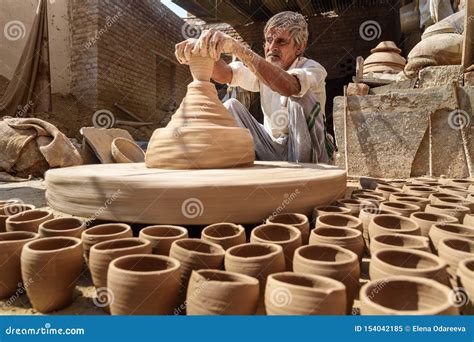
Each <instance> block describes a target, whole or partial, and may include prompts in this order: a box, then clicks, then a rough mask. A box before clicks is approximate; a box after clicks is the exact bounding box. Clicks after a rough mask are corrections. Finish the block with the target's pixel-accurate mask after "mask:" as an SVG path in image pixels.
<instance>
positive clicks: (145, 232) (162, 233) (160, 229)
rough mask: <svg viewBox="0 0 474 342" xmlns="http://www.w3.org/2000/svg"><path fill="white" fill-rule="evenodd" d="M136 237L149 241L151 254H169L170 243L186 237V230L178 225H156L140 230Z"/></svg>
mask: <svg viewBox="0 0 474 342" xmlns="http://www.w3.org/2000/svg"><path fill="white" fill-rule="evenodd" d="M138 237H139V238H141V239H145V240H148V241H150V242H151V248H152V251H153V254H158V255H166V256H168V255H169V254H170V249H171V244H172V243H173V242H174V241H176V240H181V239H186V238H187V237H188V230H187V229H186V228H184V227H180V226H171V225H156V226H148V227H145V228H143V229H142V230H140V233H139V234H138Z"/></svg>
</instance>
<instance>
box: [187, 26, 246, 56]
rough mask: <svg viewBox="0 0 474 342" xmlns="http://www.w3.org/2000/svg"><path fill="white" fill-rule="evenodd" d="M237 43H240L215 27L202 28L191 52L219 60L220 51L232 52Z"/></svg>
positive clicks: (237, 45)
mask: <svg viewBox="0 0 474 342" xmlns="http://www.w3.org/2000/svg"><path fill="white" fill-rule="evenodd" d="M239 45H240V43H239V42H238V41H237V40H235V39H234V38H232V37H231V36H229V35H228V34H225V33H223V32H221V31H218V30H215V29H210V30H204V31H203V32H202V33H201V36H200V37H199V39H198V40H197V42H196V43H195V45H194V49H193V51H192V53H193V54H195V55H200V56H202V57H211V58H212V59H214V60H219V58H220V56H221V53H234V52H235V50H236V49H237V48H238V47H239Z"/></svg>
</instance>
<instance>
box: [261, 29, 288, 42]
mask: <svg viewBox="0 0 474 342" xmlns="http://www.w3.org/2000/svg"><path fill="white" fill-rule="evenodd" d="M269 37H271V38H273V39H276V38H281V39H289V38H291V35H290V31H289V30H288V28H287V27H285V26H274V27H271V28H270V29H268V30H267V32H265V38H269Z"/></svg>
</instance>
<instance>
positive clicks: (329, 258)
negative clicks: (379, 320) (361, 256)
mask: <svg viewBox="0 0 474 342" xmlns="http://www.w3.org/2000/svg"><path fill="white" fill-rule="evenodd" d="M293 263H294V264H293V265H294V266H293V267H294V272H295V273H307V274H312V275H319V276H325V277H329V278H332V279H336V280H339V281H340V282H342V283H343V284H344V285H345V286H346V298H347V303H346V313H348V314H349V313H350V312H351V308H352V304H353V303H354V298H355V297H356V295H357V292H358V291H359V277H360V266H359V260H358V258H357V255H356V254H355V253H354V252H352V251H350V250H348V249H345V248H342V247H339V246H335V245H328V244H318V245H307V246H302V247H300V248H298V249H297V250H296V251H295V257H294V261H293Z"/></svg>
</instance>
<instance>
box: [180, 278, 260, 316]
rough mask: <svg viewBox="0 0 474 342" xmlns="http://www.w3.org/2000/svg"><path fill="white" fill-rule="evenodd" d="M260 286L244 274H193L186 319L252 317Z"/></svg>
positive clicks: (190, 281) (188, 293)
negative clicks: (204, 316) (210, 316)
mask: <svg viewBox="0 0 474 342" xmlns="http://www.w3.org/2000/svg"><path fill="white" fill-rule="evenodd" d="M258 297H259V282H258V280H257V279H256V278H254V277H250V276H248V275H245V274H240V273H234V272H229V271H220V270H199V271H193V272H192V273H191V278H190V279H189V286H188V292H187V296H186V304H187V311H186V313H187V315H253V314H254V313H255V310H256V309H257V301H258Z"/></svg>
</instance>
